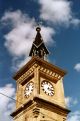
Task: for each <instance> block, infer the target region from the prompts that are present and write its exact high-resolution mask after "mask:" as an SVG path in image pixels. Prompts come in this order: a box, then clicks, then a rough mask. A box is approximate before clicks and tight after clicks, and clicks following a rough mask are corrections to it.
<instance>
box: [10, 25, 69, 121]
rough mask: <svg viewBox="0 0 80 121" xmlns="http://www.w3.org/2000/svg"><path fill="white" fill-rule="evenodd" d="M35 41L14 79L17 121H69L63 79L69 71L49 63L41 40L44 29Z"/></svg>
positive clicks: (15, 116) (38, 32)
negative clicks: (26, 59) (28, 57)
mask: <svg viewBox="0 0 80 121" xmlns="http://www.w3.org/2000/svg"><path fill="white" fill-rule="evenodd" d="M36 31H37V34H36V37H35V40H34V41H33V44H32V48H31V50H30V53H29V56H31V60H30V61H29V62H28V63H26V64H25V65H24V66H23V67H22V68H21V69H20V70H19V71H18V72H17V73H16V74H15V76H14V77H13V78H14V79H15V80H16V84H17V91H16V110H15V111H14V112H13V113H12V114H11V116H12V117H13V120H14V121H66V118H67V115H68V113H69V112H70V111H69V110H68V109H67V108H66V105H65V97H64V88H63V78H64V76H65V74H66V71H64V70H62V69H61V68H59V67H57V66H55V65H53V64H51V63H49V62H47V61H46V60H45V56H46V55H48V54H49V51H48V49H47V48H46V46H45V44H44V42H43V39H42V37H41V34H40V31H41V28H40V27H39V26H38V27H37V28H36Z"/></svg>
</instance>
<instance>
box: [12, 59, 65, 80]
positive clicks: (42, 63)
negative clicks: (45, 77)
mask: <svg viewBox="0 0 80 121" xmlns="http://www.w3.org/2000/svg"><path fill="white" fill-rule="evenodd" d="M32 66H33V69H34V67H37V66H40V70H41V71H42V70H43V69H42V68H45V69H46V70H50V71H52V72H54V74H53V75H55V77H56V76H58V78H59V76H62V77H63V76H64V75H65V74H66V71H64V70H62V69H60V68H59V67H57V66H55V65H52V64H50V63H49V62H47V61H45V60H43V59H40V58H38V57H32V59H31V60H30V61H29V62H28V63H27V64H25V66H23V67H22V68H21V69H20V70H19V71H18V72H17V73H16V74H15V75H14V77H13V78H14V79H15V80H17V79H19V78H20V76H22V75H24V73H26V72H27V71H28V70H29V69H30V68H31V67H32ZM41 66H42V67H41ZM46 70H45V71H46ZM52 72H50V74H51V73H52ZM47 73H48V71H47ZM57 74H58V75H57Z"/></svg>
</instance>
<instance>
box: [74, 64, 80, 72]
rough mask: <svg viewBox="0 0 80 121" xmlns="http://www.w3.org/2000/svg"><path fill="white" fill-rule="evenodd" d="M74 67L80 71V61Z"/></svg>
mask: <svg viewBox="0 0 80 121" xmlns="http://www.w3.org/2000/svg"><path fill="white" fill-rule="evenodd" d="M74 69H75V70H76V71H78V72H80V63H77V64H76V65H75V67H74Z"/></svg>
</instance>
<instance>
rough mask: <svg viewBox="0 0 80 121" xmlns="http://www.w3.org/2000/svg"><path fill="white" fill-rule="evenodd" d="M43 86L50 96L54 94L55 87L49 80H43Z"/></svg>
mask: <svg viewBox="0 0 80 121" xmlns="http://www.w3.org/2000/svg"><path fill="white" fill-rule="evenodd" d="M41 87H42V90H43V91H44V93H46V94H47V95H49V96H53V95H54V87H53V85H52V84H51V83H50V82H49V81H46V80H44V81H42V83H41Z"/></svg>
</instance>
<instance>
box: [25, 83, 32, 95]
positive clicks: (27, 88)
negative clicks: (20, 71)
mask: <svg viewBox="0 0 80 121" xmlns="http://www.w3.org/2000/svg"><path fill="white" fill-rule="evenodd" d="M33 89H34V83H33V82H29V83H28V84H27V85H26V88H25V92H24V93H25V96H26V97H29V96H30V94H31V93H32V92H33Z"/></svg>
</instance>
